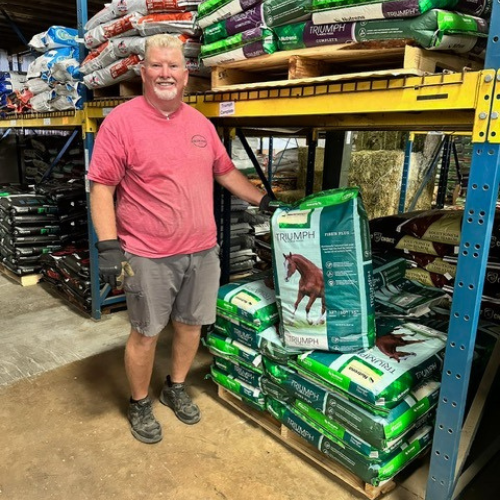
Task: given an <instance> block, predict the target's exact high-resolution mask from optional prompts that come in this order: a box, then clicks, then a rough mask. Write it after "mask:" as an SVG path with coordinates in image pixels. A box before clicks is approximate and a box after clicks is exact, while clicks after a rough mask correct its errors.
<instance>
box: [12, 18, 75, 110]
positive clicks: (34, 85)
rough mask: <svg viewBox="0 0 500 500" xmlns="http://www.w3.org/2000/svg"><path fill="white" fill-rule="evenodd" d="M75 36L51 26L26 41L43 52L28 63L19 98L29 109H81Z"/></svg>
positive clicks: (59, 27)
mask: <svg viewBox="0 0 500 500" xmlns="http://www.w3.org/2000/svg"><path fill="white" fill-rule="evenodd" d="M77 36H78V32H77V30H75V29H71V28H65V27H63V26H52V27H50V28H49V29H48V30H47V31H45V32H43V33H39V34H38V35H35V36H34V37H33V38H32V39H31V40H30V42H29V46H30V47H31V48H32V49H34V50H36V51H38V52H43V54H42V55H41V56H39V57H37V58H36V59H35V60H34V61H33V62H32V63H31V64H30V65H29V67H28V74H27V80H26V83H25V87H26V89H25V90H24V91H23V92H22V93H21V94H20V96H19V97H20V99H21V100H22V101H23V102H25V103H26V104H27V105H29V107H30V108H31V109H32V110H33V111H37V112H46V111H63V110H71V109H81V108H82V95H81V93H82V87H81V85H82V84H81V75H80V72H79V70H78V68H79V63H78V60H77V58H78V41H77Z"/></svg>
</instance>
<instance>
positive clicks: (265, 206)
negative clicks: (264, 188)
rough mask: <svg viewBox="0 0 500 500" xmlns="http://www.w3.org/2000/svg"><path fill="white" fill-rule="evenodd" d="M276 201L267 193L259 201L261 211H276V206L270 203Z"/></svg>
mask: <svg viewBox="0 0 500 500" xmlns="http://www.w3.org/2000/svg"><path fill="white" fill-rule="evenodd" d="M272 201H274V200H273V199H272V198H271V197H270V196H269V195H268V194H265V195H264V196H263V197H262V198H261V200H260V202H259V212H266V213H268V214H272V213H274V212H275V211H276V207H275V206H272V205H271V204H270V203H271V202H272Z"/></svg>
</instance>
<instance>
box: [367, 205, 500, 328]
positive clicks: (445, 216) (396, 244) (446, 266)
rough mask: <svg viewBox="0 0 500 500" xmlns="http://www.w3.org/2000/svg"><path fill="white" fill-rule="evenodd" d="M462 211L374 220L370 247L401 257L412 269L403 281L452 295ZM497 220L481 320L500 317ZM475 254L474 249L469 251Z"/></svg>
mask: <svg viewBox="0 0 500 500" xmlns="http://www.w3.org/2000/svg"><path fill="white" fill-rule="evenodd" d="M463 216H464V212H463V210H433V211H424V212H412V213H406V214H399V215H393V216H389V217H381V218H378V219H373V220H372V221H371V222H370V230H371V238H372V246H373V248H374V250H376V251H377V252H379V253H381V254H382V253H386V254H387V253H392V254H395V253H396V254H399V255H400V256H404V257H405V258H406V259H407V261H408V262H409V263H410V265H411V268H410V269H408V270H407V271H406V277H407V278H409V279H411V280H414V281H418V282H420V283H422V284H423V285H424V286H426V287H427V289H428V290H429V293H430V290H435V291H445V292H447V293H449V294H450V295H451V294H453V289H454V286H455V275H456V265H457V258H458V257H457V254H458V247H459V245H460V235H461V227H462V219H463ZM499 228H500V216H499V215H498V214H496V217H495V223H494V226H493V234H492V239H491V242H490V249H489V256H488V264H487V269H486V276H485V281H484V288H483V301H482V306H481V311H480V316H481V317H482V318H484V319H489V320H493V321H497V322H498V321H499V320H498V318H499V317H500V316H499V314H500V293H499V286H498V285H499V282H500V279H499V270H500V229H499ZM470 251H471V252H474V249H470Z"/></svg>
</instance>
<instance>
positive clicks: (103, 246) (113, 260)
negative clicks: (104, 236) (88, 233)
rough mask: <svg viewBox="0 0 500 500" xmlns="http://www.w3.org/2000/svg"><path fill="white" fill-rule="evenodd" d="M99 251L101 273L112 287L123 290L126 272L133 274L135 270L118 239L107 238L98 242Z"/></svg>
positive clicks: (129, 274)
mask: <svg viewBox="0 0 500 500" xmlns="http://www.w3.org/2000/svg"><path fill="white" fill-rule="evenodd" d="M95 246H96V248H97V251H98V252H99V274H100V275H101V277H102V279H103V281H104V282H105V283H109V286H110V287H111V288H117V289H118V290H121V289H122V288H123V281H124V279H125V273H126V274H127V276H133V275H134V271H133V270H132V267H131V266H130V264H129V263H128V262H127V259H126V258H125V255H124V253H123V250H122V248H121V246H120V243H119V241H118V240H105V241H99V242H97V243H96V245H95Z"/></svg>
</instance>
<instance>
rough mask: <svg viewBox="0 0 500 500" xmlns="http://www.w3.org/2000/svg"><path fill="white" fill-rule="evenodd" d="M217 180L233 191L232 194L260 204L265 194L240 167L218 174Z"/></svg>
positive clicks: (254, 203) (253, 203)
mask: <svg viewBox="0 0 500 500" xmlns="http://www.w3.org/2000/svg"><path fill="white" fill-rule="evenodd" d="M215 180H216V181H217V182H218V183H219V184H220V185H221V186H222V187H225V188H226V189H228V190H229V191H231V193H232V194H234V195H235V196H237V197H238V198H241V199H242V200H245V201H247V202H248V203H251V204H252V205H256V206H259V203H260V201H261V200H262V198H263V197H264V196H265V194H264V193H262V192H261V191H259V190H258V189H257V188H256V187H255V186H254V185H253V184H252V183H251V182H250V181H249V180H248V179H247V178H246V177H245V176H244V175H243V174H242V173H241V172H240V171H239V170H238V169H236V168H235V169H233V170H231V171H230V172H228V173H227V174H224V175H216V176H215Z"/></svg>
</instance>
